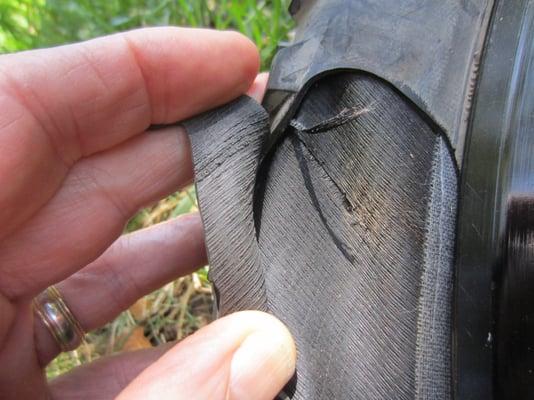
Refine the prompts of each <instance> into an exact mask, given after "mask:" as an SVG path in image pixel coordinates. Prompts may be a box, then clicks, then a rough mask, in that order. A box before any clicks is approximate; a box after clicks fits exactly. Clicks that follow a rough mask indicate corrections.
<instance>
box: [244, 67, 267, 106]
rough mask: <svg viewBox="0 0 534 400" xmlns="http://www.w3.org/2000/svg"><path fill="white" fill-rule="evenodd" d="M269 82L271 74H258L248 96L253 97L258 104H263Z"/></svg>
mask: <svg viewBox="0 0 534 400" xmlns="http://www.w3.org/2000/svg"><path fill="white" fill-rule="evenodd" d="M268 80H269V73H268V72H262V73H261V74H258V76H257V77H256V79H254V82H253V83H252V85H250V87H249V88H248V91H247V95H249V96H250V97H252V98H253V99H254V100H256V101H257V102H258V103H261V101H262V100H263V96H264V95H265V90H266V89H267V81H268Z"/></svg>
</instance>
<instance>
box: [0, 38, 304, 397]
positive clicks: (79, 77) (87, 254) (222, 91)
mask: <svg viewBox="0 0 534 400" xmlns="http://www.w3.org/2000/svg"><path fill="white" fill-rule="evenodd" d="M257 69H258V55H257V52H256V49H255V48H254V46H253V45H252V44H251V43H250V42H249V41H248V40H246V39H245V38H243V37H242V36H241V35H239V34H236V33H228V32H226V33H222V32H214V31H208V30H193V29H179V28H156V29H144V30H138V31H132V32H129V33H125V34H119V35H114V36H110V37H106V38H101V39H97V40H93V41H89V42H85V43H81V44H75V45H70V46H64V47H59V48H54V49H46V50H37V51H31V52H25V53H19V54H12V55H3V56H1V57H0V110H1V111H0V188H1V189H0V221H2V224H1V226H0V398H2V399H12V398H15V399H41V398H43V399H49V398H52V399H62V400H63V399H71V398H72V399H74V398H75V399H108V398H114V397H115V396H117V395H118V398H119V399H123V400H124V399H137V398H140V399H158V400H165V399H171V398H172V399H245V398H246V399H253V400H254V399H271V398H273V397H274V396H275V395H276V393H278V391H279V390H280V389H281V388H282V387H283V385H284V384H285V383H286V381H287V380H288V379H289V378H290V377H291V375H292V374H293V370H294V365H295V349H294V344H293V341H292V339H291V337H290V335H289V333H288V331H287V330H286V328H285V327H284V326H283V325H282V324H281V323H280V322H278V321H277V320H276V319H274V318H273V317H271V316H268V315H266V314H263V313H259V312H243V313H237V314H234V315H231V316H228V317H225V318H222V319H220V320H218V321H216V322H214V323H212V324H211V325H209V326H207V327H205V328H203V329H201V330H200V331H198V332H196V333H195V334H193V335H192V336H190V337H189V338H187V339H185V340H183V341H182V342H180V343H179V344H177V345H174V346H172V347H171V346H163V347H160V348H154V349H148V350H143V351H138V352H130V353H123V354H120V355H117V356H112V357H109V358H104V359H101V360H99V361H96V362H94V363H92V364H89V365H86V366H82V367H79V368H78V369H75V370H74V371H72V372H70V373H68V374H67V375H65V376H62V377H60V378H58V379H56V380H54V381H52V382H51V383H50V384H47V382H46V378H45V376H44V373H43V368H44V367H45V366H46V364H48V363H49V362H50V361H51V360H52V359H53V358H54V357H55V356H56V355H57V354H58V353H59V351H60V350H59V347H58V344H57V343H56V342H55V341H54V339H53V337H52V335H51V334H50V332H49V331H48V330H47V328H46V327H45V325H44V323H43V322H42V320H40V318H39V317H36V316H35V315H34V312H33V310H32V306H31V303H32V299H33V298H34V297H35V296H36V295H38V294H39V293H40V292H42V291H43V290H45V289H46V288H47V287H48V286H50V285H53V284H55V285H56V286H57V287H58V288H59V290H60V292H61V294H62V296H63V298H64V299H65V302H66V303H67V305H68V306H69V308H70V309H71V310H72V313H73V315H74V316H75V318H76V319H77V320H78V321H79V323H80V325H81V326H82V328H83V329H84V330H85V331H88V330H92V329H95V328H97V327H99V326H101V325H103V324H105V323H106V322H108V321H110V320H111V319H113V318H114V317H115V316H116V315H117V314H118V313H120V312H121V311H122V310H124V309H126V308H127V307H128V306H129V305H130V304H132V303H133V302H134V301H135V300H136V299H137V298H139V297H141V296H143V295H145V294H147V293H149V292H151V291H152V290H154V289H155V288H157V287H160V286H162V285H163V284H164V283H166V282H168V281H170V280H173V279H175V278H177V277H178V276H180V275H184V274H187V273H189V272H191V271H193V270H194V269H196V268H197V267H199V266H201V265H203V264H204V263H205V261H206V260H205V258H206V255H205V250H204V238H203V233H202V226H201V221H200V218H199V217H198V215H189V216H185V217H182V218H178V219H176V220H173V221H169V222H167V223H163V224H160V225H157V226H154V227H152V228H149V229H146V230H143V231H139V232H136V233H134V234H130V235H127V236H123V237H121V238H120V239H117V238H118V237H119V235H120V234H121V232H122V230H123V226H124V224H125V223H126V221H127V220H128V219H129V218H130V217H131V216H132V215H133V214H134V213H135V212H136V211H137V210H138V209H139V208H140V207H142V206H145V205H147V204H150V203H153V202H154V201H156V200H158V199H160V198H162V197H164V196H165V195H167V194H170V193H172V192H174V191H175V190H177V189H178V188H180V187H183V186H185V185H186V184H188V183H190V181H191V180H192V174H193V173H192V165H191V154H190V148H189V142H188V138H187V135H186V133H185V132H184V130H183V129H182V128H180V127H168V128H164V129H161V130H158V131H157V132H152V133H148V132H146V130H147V129H148V128H149V126H150V125H151V124H167V123H173V122H175V121H180V120H183V119H185V118H188V117H190V116H193V115H195V114H197V113H199V112H201V111H204V110H206V109H209V108H213V107H215V106H217V105H220V104H223V103H225V102H227V101H229V100H231V99H233V98H235V97H237V96H239V95H240V94H242V93H244V92H246V91H247V90H248V91H249V94H250V95H252V96H253V97H256V98H261V96H262V95H263V90H264V87H265V77H264V76H261V75H260V76H259V78H258V79H256V81H255V82H254V79H255V77H256V73H257ZM251 85H252V86H251ZM119 393H120V394H119Z"/></svg>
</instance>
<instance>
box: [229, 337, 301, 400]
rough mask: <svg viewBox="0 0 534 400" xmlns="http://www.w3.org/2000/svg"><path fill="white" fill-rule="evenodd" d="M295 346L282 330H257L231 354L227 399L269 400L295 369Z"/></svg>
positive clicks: (280, 388)
mask: <svg viewBox="0 0 534 400" xmlns="http://www.w3.org/2000/svg"><path fill="white" fill-rule="evenodd" d="M295 358H296V354H295V345H294V343H293V339H292V338H291V336H290V334H289V332H287V331H286V330H285V329H284V330H282V329H280V330H277V331H274V332H266V331H257V332H255V333H252V334H251V335H250V336H248V337H247V338H246V339H245V340H244V341H243V342H242V344H241V346H239V348H238V349H237V350H236V352H235V353H234V356H233V358H232V363H231V367H230V382H229V390H228V396H227V398H228V399H229V400H241V399H247V400H250V399H254V400H263V399H265V400H272V399H273V398H274V397H275V396H276V395H277V394H278V393H279V392H280V391H281V390H282V388H283V387H284V385H285V384H286V383H287V382H288V381H289V379H291V377H292V376H293V374H294V372H295Z"/></svg>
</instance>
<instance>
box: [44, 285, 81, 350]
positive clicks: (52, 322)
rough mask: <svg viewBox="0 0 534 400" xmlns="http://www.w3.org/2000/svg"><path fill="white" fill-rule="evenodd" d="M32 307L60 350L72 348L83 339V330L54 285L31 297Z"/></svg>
mask: <svg viewBox="0 0 534 400" xmlns="http://www.w3.org/2000/svg"><path fill="white" fill-rule="evenodd" d="M33 308H34V310H35V313H36V314H37V315H38V316H39V317H40V318H41V320H42V321H43V323H44V325H45V326H46V327H47V329H48V330H49V331H50V333H51V335H52V337H53V338H54V339H55V341H56V343H57V344H58V346H59V347H60V349H61V350H62V351H71V350H74V349H76V348H77V347H78V346H79V345H80V344H81V343H82V342H83V341H84V337H85V332H84V331H83V329H82V327H81V326H80V323H79V322H78V321H77V320H76V318H74V315H73V314H72V312H71V310H70V309H69V307H68V306H67V304H66V303H65V300H64V299H63V297H62V296H61V294H60V293H59V291H58V290H57V289H56V287H55V286H50V287H49V288H48V289H46V290H45V291H43V292H42V293H41V294H39V295H38V296H37V297H36V298H35V299H33Z"/></svg>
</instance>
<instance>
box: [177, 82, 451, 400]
mask: <svg viewBox="0 0 534 400" xmlns="http://www.w3.org/2000/svg"><path fill="white" fill-rule="evenodd" d="M186 128H187V130H188V132H189V133H190V135H191V142H192V146H193V156H194V162H195V174H196V182H197V195H198V198H199V204H200V209H201V213H202V217H203V220H204V223H205V228H206V240H207V247H208V252H209V258H210V268H211V269H210V277H211V279H212V280H213V281H214V284H215V286H216V287H217V291H218V295H219V298H218V301H219V308H220V311H221V314H226V313H228V312H231V311H235V310H240V309H246V308H260V309H264V310H265V309H266V310H269V311H270V312H272V313H273V314H274V315H276V316H277V317H279V318H280V319H281V320H282V321H283V322H285V323H286V324H287V325H288V326H289V328H290V330H291V332H292V333H293V335H294V336H295V339H296V342H297V348H298V365H297V375H296V378H295V379H294V380H293V381H292V382H291V384H290V385H289V386H288V388H287V389H286V393H287V395H289V396H290V398H292V399H299V400H300V399H302V400H304V399H306V400H316V399H325V400H326V399H358V398H361V399H370V398H372V399H392V398H394V399H436V398H439V399H447V398H450V396H451V343H450V338H451V325H450V322H451V315H450V312H451V295H452V261H453V257H452V256H453V243H454V227H455V215H456V182H457V177H456V171H455V167H454V163H453V157H452V156H451V153H450V150H449V148H448V147H447V145H446V143H445V141H444V139H443V138H442V137H441V136H440V134H439V132H434V130H433V128H432V127H431V126H430V125H428V124H427V122H426V121H425V120H424V119H423V118H422V117H421V116H420V115H419V114H418V113H417V112H416V111H415V110H414V107H413V106H412V105H411V104H410V103H409V102H408V101H407V100H406V99H404V98H403V97H402V96H401V95H400V94H399V93H398V92H397V91H396V90H395V89H393V88H392V87H391V86H390V85H389V84H387V83H385V82H383V81H381V80H378V79H376V78H374V77H372V76H369V75H364V74H356V73H343V74H338V75H332V76H329V77H327V78H325V79H323V80H321V81H319V82H318V83H317V84H316V85H315V86H314V87H312V88H311V89H310V90H309V92H308V94H307V96H306V97H305V98H304V100H303V102H302V105H301V107H300V109H299V111H298V112H297V114H296V116H295V118H294V119H293V120H292V121H291V124H290V127H289V128H288V131H287V132H286V134H285V135H284V139H283V140H282V141H280V142H278V143H276V145H275V146H274V147H272V152H271V153H270V154H269V155H268V156H267V157H266V158H265V159H263V161H262V163H261V166H260V168H259V170H257V166H258V163H259V162H260V159H261V156H262V154H261V153H260V148H261V145H262V141H263V139H264V137H265V136H266V135H267V130H268V124H267V120H266V115H265V113H264V112H262V109H261V107H260V106H259V105H257V104H255V103H254V102H253V101H252V100H250V99H240V100H238V101H236V102H234V103H232V104H230V105H227V106H223V107H222V108H220V109H218V110H216V111H213V112H210V113H207V114H205V115H203V116H201V117H199V118H196V119H194V120H192V121H189V122H188V123H186Z"/></svg>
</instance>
